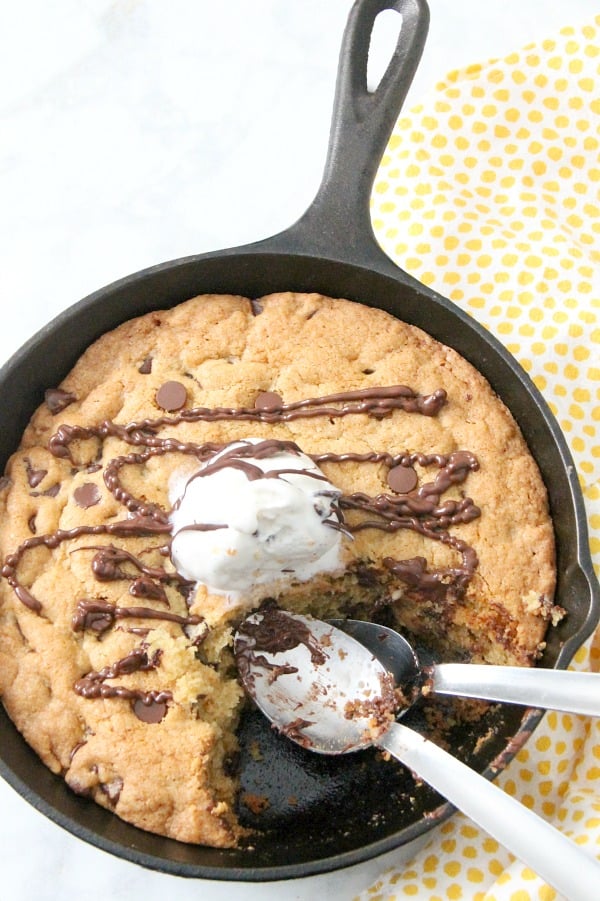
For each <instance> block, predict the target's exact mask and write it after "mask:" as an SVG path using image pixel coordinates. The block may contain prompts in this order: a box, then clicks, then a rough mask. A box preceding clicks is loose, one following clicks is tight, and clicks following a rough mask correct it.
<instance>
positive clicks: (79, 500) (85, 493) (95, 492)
mask: <svg viewBox="0 0 600 901" xmlns="http://www.w3.org/2000/svg"><path fill="white" fill-rule="evenodd" d="M101 497H102V495H101V494H100V489H99V488H98V486H97V485H96V484H95V483H94V482H84V484H83V485H80V486H79V488H76V489H75V491H74V492H73V498H74V500H75V503H76V504H77V506H78V507H83V509H84V510H86V509H87V508H88V507H93V506H94V504H97V503H98V502H99V501H100V498H101Z"/></svg>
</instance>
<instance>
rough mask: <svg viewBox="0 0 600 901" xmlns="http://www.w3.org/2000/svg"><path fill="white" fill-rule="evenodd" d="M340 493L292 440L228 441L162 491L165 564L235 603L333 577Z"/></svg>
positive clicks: (338, 560) (338, 546)
mask: <svg viewBox="0 0 600 901" xmlns="http://www.w3.org/2000/svg"><path fill="white" fill-rule="evenodd" d="M340 494H341V492H340V491H339V489H337V488H336V487H335V486H334V485H332V484H331V482H329V481H328V480H327V478H326V477H325V476H324V474H323V473H322V472H321V470H320V469H319V468H318V466H317V465H316V464H315V463H314V462H313V461H312V460H311V458H310V457H308V456H307V455H306V454H304V453H303V452H302V451H301V450H300V448H299V447H298V446H297V445H296V444H294V443H293V442H290V441H277V440H272V439H271V440H267V441H263V440H260V439H255V438H252V439H245V440H243V441H237V442H234V443H232V444H229V445H227V446H226V447H224V448H223V449H222V450H220V451H219V452H218V453H216V454H215V455H214V456H213V457H211V458H210V459H209V460H208V461H207V462H206V463H205V464H204V465H203V466H202V467H201V468H200V469H198V470H197V471H196V472H194V473H192V475H191V476H190V475H189V473H188V474H187V475H186V476H185V477H183V478H182V477H179V478H176V479H175V480H174V482H173V484H172V485H171V486H170V501H171V504H172V507H173V510H172V513H171V517H170V521H171V525H172V529H173V537H172V542H171V558H172V560H173V563H174V565H175V567H176V568H177V570H178V572H180V573H181V574H182V575H183V576H184V577H185V578H186V579H190V580H191V581H195V582H199V583H202V584H204V585H206V586H207V588H208V589H209V591H211V593H217V594H220V593H224V594H228V595H232V596H236V595H237V596H238V597H239V594H240V593H241V594H242V595H248V596H252V595H255V594H256V590H257V589H260V587H261V586H269V585H279V584H283V585H284V584H285V583H289V582H292V581H302V582H304V581H307V580H308V579H310V578H312V576H314V575H315V574H316V573H319V572H334V571H335V570H339V569H340V567H341V558H340V554H341V538H342V533H341V531H340V523H341V514H340V513H339V511H338V507H337V502H338V499H339V497H340Z"/></svg>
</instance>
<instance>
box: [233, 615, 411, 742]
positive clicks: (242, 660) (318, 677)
mask: <svg viewBox="0 0 600 901" xmlns="http://www.w3.org/2000/svg"><path fill="white" fill-rule="evenodd" d="M334 633H335V634H334ZM234 652H235V655H236V658H237V661H238V667H239V670H240V674H241V676H242V681H243V682H244V686H245V688H246V690H247V692H248V693H249V694H250V696H251V697H252V698H253V699H254V700H255V702H256V704H257V705H258V707H259V708H260V709H261V710H262V712H263V713H264V714H265V716H267V717H268V718H269V719H270V720H271V722H272V723H273V725H274V726H275V727H276V728H277V729H278V730H279V731H280V732H281V733H282V734H284V735H286V736H287V737H288V738H291V739H292V740H293V741H295V742H296V743H297V744H299V745H301V746H302V747H304V748H307V749H309V750H311V751H315V752H316V753H320V754H346V753H348V752H349V751H357V750H360V749H362V748H366V747H369V746H370V745H372V744H373V743H374V735H375V734H376V733H377V729H378V728H379V730H380V731H381V725H383V726H384V727H385V728H387V726H388V725H389V723H390V722H391V720H392V719H393V718H394V716H395V713H396V709H397V707H398V703H399V702H398V697H397V694H396V692H395V690H394V685H395V682H394V678H393V676H392V675H390V673H389V672H388V671H387V669H386V668H385V666H384V665H383V664H382V663H380V662H379V661H378V660H377V659H376V657H375V656H374V655H373V654H372V653H371V652H370V651H369V650H365V647H364V646H363V645H362V644H361V643H360V642H358V641H357V640H356V639H354V638H352V636H350V635H348V634H346V633H345V632H342V631H341V630H337V629H335V627H334V626H333V625H331V624H330V623H326V622H322V621H321V620H313V619H310V620H308V619H307V618H306V617H299V616H295V615H290V614H288V613H284V612H283V611H282V610H279V609H278V608H277V607H267V608H266V609H265V608H263V609H262V610H261V611H259V612H257V613H253V614H251V615H250V616H249V617H247V618H246V620H245V621H244V622H243V623H242V625H241V626H240V628H239V630H238V632H237V634H236V637H235V642H234ZM346 659H347V660H351V661H352V666H346V665H344V661H345V660H346ZM340 664H341V665H340ZM377 723H379V724H380V725H379V727H378V726H377Z"/></svg>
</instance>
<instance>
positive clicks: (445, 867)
mask: <svg viewBox="0 0 600 901" xmlns="http://www.w3.org/2000/svg"><path fill="white" fill-rule="evenodd" d="M372 213H373V223H374V228H375V231H376V234H377V237H378V240H379V241H380V243H381V245H382V247H383V248H384V249H385V250H386V252H387V253H388V254H389V255H390V257H392V259H394V260H395V261H396V262H397V263H398V264H399V265H400V266H402V268H404V269H406V270H407V271H408V272H410V273H411V274H412V275H414V276H415V277H416V278H418V279H420V280H421V281H422V282H424V283H425V284H427V285H430V286H431V287H433V288H434V289H435V290H437V291H438V292H439V293H440V294H443V295H445V296H446V297H449V298H450V300H452V301H454V302H455V303H456V304H457V305H459V306H461V307H462V308H463V309H464V310H466V311H467V312H469V313H471V314H472V315H473V316H474V317H476V318H477V319H478V320H479V321H480V322H482V323H483V324H484V325H485V326H487V327H488V328H489V329H490V330H491V331H492V332H494V333H495V334H496V335H497V336H498V337H499V338H500V340H502V341H503V342H504V344H505V345H506V347H507V348H508V350H509V351H511V353H513V354H514V355H515V357H516V358H517V359H518V360H519V362H520V363H521V364H522V366H523V367H524V368H525V369H526V370H527V372H528V373H529V374H530V376H531V377H532V379H533V380H534V382H535V383H536V384H537V386H538V387H539V388H540V389H541V391H542V392H543V394H544V395H545V397H546V399H547V401H548V402H549V405H550V407H551V408H552V410H553V412H554V414H555V415H556V417H557V419H558V422H559V423H560V425H561V427H562V429H563V431H564V432H565V434H566V437H567V440H568V441H569V444H570V447H571V450H572V452H573V456H574V458H575V462H576V465H577V467H578V471H579V475H580V480H581V484H582V487H583V492H584V496H585V500H586V504H587V509H588V514H589V526H590V537H591V545H592V552H593V554H594V555H595V560H596V563H597V564H600V265H599V264H600V15H598V16H596V18H595V19H594V20H592V21H591V22H589V23H587V24H583V25H578V26H575V27H571V26H569V27H566V28H563V29H562V30H561V31H560V32H559V33H558V34H557V35H555V36H553V37H551V38H549V39H546V40H542V41H540V42H536V43H534V44H529V45H528V46H526V47H524V48H523V49H522V50H520V51H519V52H515V53H512V54H510V55H509V56H507V57H506V58H505V59H501V60H493V61H491V62H488V63H485V64H483V65H473V66H469V67H468V68H466V69H462V70H458V71H453V72H451V73H450V74H449V75H448V76H447V78H446V79H445V80H444V81H443V82H442V83H440V84H439V85H437V87H436V89H435V91H434V93H433V95H432V96H431V97H430V98H429V99H428V100H427V101H426V102H425V103H423V104H422V105H420V106H419V107H417V108H415V109H413V110H411V111H410V112H409V113H408V114H406V115H402V116H401V118H400V119H399V120H398V123H397V125H396V128H395V130H394V133H393V135H392V138H391V140H390V142H389V145H388V148H387V151H386V154H385V156H384V158H383V160H382V163H381V167H380V169H379V172H378V175H377V178H376V181H375V186H374V192H373V200H372ZM597 571H598V570H597ZM573 667H574V668H576V669H585V670H589V669H592V670H595V671H600V631H599V632H598V633H597V634H596V636H594V637H593V638H592V639H591V640H590V641H588V642H587V644H586V645H585V646H584V647H583V648H581V649H580V651H579V653H578V654H577V656H576V659H575V661H574V664H573ZM498 783H499V784H500V785H501V786H502V787H503V788H504V789H505V790H506V791H507V792H508V793H509V794H511V795H514V796H515V797H517V798H519V800H520V801H521V802H522V803H523V804H525V805H527V806H528V807H530V808H533V809H534V810H536V811H537V812H538V813H539V814H540V815H542V816H544V817H545V818H546V819H548V820H550V821H552V822H553V823H554V824H555V825H556V826H558V827H559V828H560V829H562V830H563V831H564V832H565V833H566V834H568V835H570V836H571V837H572V838H574V840H575V841H576V842H578V843H580V844H582V845H585V846H586V847H588V848H589V849H590V852H591V853H594V854H596V855H597V856H598V858H600V721H596V720H593V719H591V718H588V717H580V716H572V715H567V714H560V713H548V714H546V716H545V717H544V720H543V721H542V724H541V725H540V727H539V728H538V729H537V730H536V731H535V733H534V735H533V736H532V738H531V740H530V741H529V742H528V744H527V745H526V747H525V748H524V749H523V750H521V751H520V752H519V753H518V754H517V756H516V758H515V759H514V760H513V761H512V763H511V764H510V766H509V767H508V768H507V770H506V771H505V772H504V773H503V774H502V776H501V777H500V779H499V780H498ZM410 897H413V898H418V899H430V901H434V899H436V901H437V899H474V901H484V899H485V901H530V899H539V901H550V899H556V898H558V895H557V893H556V892H555V891H554V889H552V888H550V887H549V886H548V885H545V884H544V883H543V882H542V880H541V879H540V878H539V877H538V876H537V875H536V874H535V873H533V872H532V871H531V870H529V869H528V868H526V867H525V866H524V865H523V864H522V863H521V862H519V861H517V860H515V859H514V858H513V857H512V856H511V855H510V854H509V853H508V852H507V851H505V849H504V848H503V847H501V846H499V845H498V843H497V842H496V841H494V840H493V839H492V838H490V836H489V835H487V834H486V833H485V832H483V831H482V830H481V829H479V828H478V827H476V826H475V825H474V824H473V823H472V822H471V821H470V820H469V819H467V818H466V817H465V816H464V815H462V814H460V813H457V814H455V815H454V816H453V817H452V818H451V819H450V820H449V821H448V822H446V823H445V824H444V825H443V826H441V827H440V828H439V829H438V830H436V832H435V833H434V835H433V837H432V838H431V839H430V841H429V842H428V844H427V845H426V846H425V848H424V849H423V850H422V851H421V852H420V853H419V854H418V855H417V856H415V857H414V859H413V860H412V861H411V862H410V863H409V864H408V865H407V866H403V867H401V868H398V869H392V870H391V871H389V872H386V873H384V874H383V875H382V877H381V878H380V879H379V880H378V882H377V883H376V884H375V885H373V886H372V887H371V888H370V889H369V890H368V891H366V892H364V893H363V894H362V895H361V896H360V901H384V899H385V901H391V899H403V898H410ZM598 897H599V898H600V885H599V886H598Z"/></svg>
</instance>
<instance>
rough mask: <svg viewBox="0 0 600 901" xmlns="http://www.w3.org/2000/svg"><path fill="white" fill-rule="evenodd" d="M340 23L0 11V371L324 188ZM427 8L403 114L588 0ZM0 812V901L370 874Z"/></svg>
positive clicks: (342, 13)
mask: <svg viewBox="0 0 600 901" xmlns="http://www.w3.org/2000/svg"><path fill="white" fill-rule="evenodd" d="M350 6H351V0H327V2H325V0H299V2H295V3H291V2H284V0H254V2H252V3H250V2H247V0H246V2H244V0H227V2H221V3H217V2H215V0H112V2H111V0H52V2H48V0H23V2H17V0H0V12H1V16H0V21H1V23H2V24H1V29H0V297H1V303H2V313H3V321H2V328H1V329H0V362H2V361H4V360H5V359H7V358H8V357H9V356H10V355H11V354H12V353H13V352H14V351H15V350H16V349H17V348H18V347H19V346H20V344H21V343H22V342H23V341H24V340H26V339H27V338H28V337H29V336H30V335H31V334H32V333H33V332H35V331H36V330H37V329H38V328H39V327H40V326H41V325H43V324H44V323H45V322H47V321H48V320H49V319H51V318H52V317H53V316H54V315H55V314H57V313H58V312H60V311H61V310H63V309H65V308H66V307H67V306H69V305H70V304H72V303H74V302H75V301H77V300H78V299H80V298H81V297H83V296H85V295H86V294H88V293H90V292H91V291H93V290H95V289H97V288H99V287H101V286H103V285H105V284H107V283H109V282H111V281H112V280H114V279H116V278H118V277H120V276H122V275H126V274H128V273H131V272H135V271H137V270H138V269H141V268H143V267H145V266H148V265H151V264H153V263H157V262H161V261H163V260H168V259H172V258H174V257H180V256H184V255H187V254H190V253H197V252H201V251H204V250H212V249H218V248H220V247H227V246H232V245H236V244H240V243H243V242H246V241H250V240H254V239H258V238H262V237H267V236H268V235H270V234H273V233H275V232H277V231H278V230H280V229H282V228H284V227H286V226H287V225H290V224H291V223H292V222H293V221H294V220H295V219H296V218H297V217H298V216H299V215H300V214H301V213H302V212H303V210H304V208H305V207H306V206H307V205H308V203H309V201H310V200H311V199H312V196H313V194H314V192H315V190H316V188H317V186H318V183H319V179H320V175H321V167H322V164H323V160H324V155H325V149H326V144H327V135H328V127H329V115H330V109H331V102H332V98H333V90H334V82H335V71H336V64H337V53H338V48H339V43H340V39H341V34H342V31H343V27H344V23H345V18H346V15H347V12H348V10H349V9H350ZM430 6H431V13H432V21H431V29H430V36H429V40H428V43H427V47H426V50H425V54H424V58H423V61H422V64H421V67H420V69H419V72H418V74H417V77H416V79H415V82H414V84H413V87H412V88H411V91H410V94H409V98H408V100H407V105H410V104H411V103H416V102H418V100H419V99H420V97H421V96H422V95H423V94H424V93H426V92H427V91H428V90H429V89H431V88H432V86H433V85H434V83H435V81H436V80H437V79H438V77H441V76H443V75H444V73H445V72H446V71H447V70H448V69H450V68H453V67H455V66H460V65H463V64H467V63H470V62H477V61H479V60H482V59H486V58H488V57H490V56H498V55H502V54H504V53H506V52H509V51H510V50H512V49H515V48H517V47H519V46H520V45H522V44H524V43H526V42H527V41H529V40H533V39H535V38H538V37H541V36H544V35H545V34H546V33H548V32H551V31H552V30H553V29H555V28H557V27H559V26H561V25H564V24H567V23H569V22H573V21H577V20H579V19H581V18H584V17H588V16H591V15H593V14H594V13H596V12H597V10H598V6H597V3H596V2H595V0H570V2H569V4H565V3H564V2H560V0H559V2H554V0H489V2H482V0H430ZM0 741H1V737H0ZM0 810H1V811H2V813H1V816H0V897H1V898H2V899H3V901H4V899H6V901H30V899H33V898H35V899H36V901H54V899H66V898H70V897H81V898H85V899H86V901H105V899H108V898H111V899H114V901H120V899H125V898H127V899H130V898H133V897H140V898H144V901H159V899H160V901H163V899H164V898H165V897H168V898H169V899H170V901H187V899H192V898H197V897H202V899H203V901H220V899H225V898H236V899H247V901H255V899H256V901H257V899H259V898H260V899H269V898H273V899H278V901H287V899H290V901H291V899H294V901H301V899H302V901H307V899H313V898H314V899H320V898H323V897H325V896H326V895H329V896H330V897H331V898H334V899H340V901H345V899H351V898H352V897H353V896H354V895H355V894H356V893H357V892H358V891H360V890H361V889H363V888H364V887H366V885H367V884H368V883H369V882H370V881H371V880H372V879H374V878H375V877H376V875H377V873H378V872H379V870H380V869H381V868H382V866H383V863H384V862H383V861H372V862H370V863H369V864H366V865H363V866H361V867H359V868H357V869H354V870H353V871H352V872H349V871H347V872H345V873H340V874H337V875H336V876H335V878H333V877H331V876H330V877H319V878H316V879H314V880H311V881H310V882H309V883H307V884H300V883H286V884H278V885H269V886H265V885H258V886H257V885H242V884H239V883H236V884H226V883H225V884H224V883H209V882H203V883H202V885H201V886H200V885H198V884H197V883H195V882H193V881H186V880H182V879H178V878H175V877H170V876H165V875H162V874H158V873H153V872H150V871H146V870H143V869H142V868H139V867H137V866H135V865H132V864H128V863H126V862H124V861H121V860H119V859H113V858H111V857H110V856H108V855H107V854H105V853H103V852H100V851H98V850H96V849H94V848H92V847H90V846H88V845H86V844H84V843H82V842H80V841H79V840H77V839H75V838H73V837H72V836H70V835H69V834H67V833H65V832H63V831H62V830H61V829H59V828H58V827H57V826H55V825H53V824H52V823H50V822H49V821H47V820H46V819H45V818H44V817H42V816H41V815H40V814H38V813H37V812H36V811H35V810H33V809H32V808H31V807H29V806H28V805H27V804H26V803H25V802H24V801H23V800H22V799H21V798H20V797H19V796H18V795H17V794H15V792H13V790H12V789H10V788H9V787H8V786H7V785H5V784H4V783H0ZM393 860H394V855H391V856H389V857H388V858H387V860H386V861H385V863H389V862H390V861H393Z"/></svg>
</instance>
